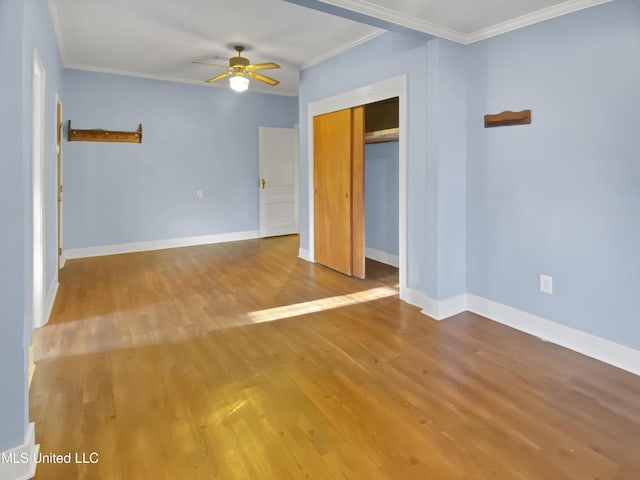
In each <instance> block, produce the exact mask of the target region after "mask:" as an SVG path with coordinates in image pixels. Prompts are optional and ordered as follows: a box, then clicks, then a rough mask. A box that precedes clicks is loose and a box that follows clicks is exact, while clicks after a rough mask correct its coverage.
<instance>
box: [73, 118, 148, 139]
mask: <svg viewBox="0 0 640 480" xmlns="http://www.w3.org/2000/svg"><path fill="white" fill-rule="evenodd" d="M67 136H68V139H69V141H70V142H121V143H142V124H141V123H140V124H139V125H138V129H137V130H136V131H135V132H121V131H117V130H102V129H93V130H80V129H78V128H72V127H71V120H69V130H68V132H67Z"/></svg>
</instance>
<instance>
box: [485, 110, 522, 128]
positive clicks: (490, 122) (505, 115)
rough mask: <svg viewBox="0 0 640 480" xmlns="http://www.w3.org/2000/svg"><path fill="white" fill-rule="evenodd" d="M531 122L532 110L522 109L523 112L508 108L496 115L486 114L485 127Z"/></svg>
mask: <svg viewBox="0 0 640 480" xmlns="http://www.w3.org/2000/svg"><path fill="white" fill-rule="evenodd" d="M529 123H531V110H522V111H521V112H511V111H509V110H507V111H504V112H502V113H497V114H495V115H485V116H484V128H491V127H506V126H508V125H527V124H529Z"/></svg>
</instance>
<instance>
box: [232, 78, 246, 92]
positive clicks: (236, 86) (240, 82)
mask: <svg viewBox="0 0 640 480" xmlns="http://www.w3.org/2000/svg"><path fill="white" fill-rule="evenodd" d="M229 86H230V87H231V88H232V89H233V90H235V91H236V92H244V91H245V90H246V89H248V88H249V79H248V78H247V77H245V76H244V75H242V74H239V75H234V76H233V77H231V78H229Z"/></svg>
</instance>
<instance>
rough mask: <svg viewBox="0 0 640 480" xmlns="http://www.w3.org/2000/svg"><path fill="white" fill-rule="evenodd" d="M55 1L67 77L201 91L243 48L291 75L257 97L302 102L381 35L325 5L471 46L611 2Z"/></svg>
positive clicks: (254, 86)
mask: <svg viewBox="0 0 640 480" xmlns="http://www.w3.org/2000/svg"><path fill="white" fill-rule="evenodd" d="M48 1H49V8H50V11H51V17H52V20H53V24H54V29H55V32H56V36H57V39H58V45H59V48H60V51H61V55H62V60H63V62H64V64H65V67H67V68H75V69H81V70H89V71H97V72H106V73H115V74H123V75H130V76H138V77H146V78H157V79H164V80H170V81H178V82H186V83H198V84H199V83H201V82H203V81H204V80H205V79H207V78H210V77H213V76H214V75H216V74H217V73H222V71H223V70H217V69H214V68H211V67H205V66H201V65H193V64H192V63H191V61H192V60H198V61H205V62H211V63H222V64H226V63H227V59H228V57H229V56H231V55H233V54H234V52H233V49H232V45H233V44H243V45H246V46H247V50H246V52H245V56H247V57H248V58H249V59H250V60H251V62H252V63H262V62H268V61H275V62H277V63H279V64H280V65H282V67H283V68H282V69H280V70H270V71H268V72H265V73H266V74H268V75H269V76H273V77H274V78H276V79H278V80H280V82H281V83H280V85H278V86H276V87H268V86H266V85H262V84H260V82H257V81H252V82H251V86H250V89H251V90H255V91H263V92H269V93H278V94H282V95H297V92H298V73H299V71H300V69H301V68H306V67H307V66H309V65H312V64H314V63H317V62H319V61H320V60H323V59H325V58H328V57H330V56H332V55H335V54H336V53H339V52H341V51H344V50H346V49H348V48H351V47H353V46H354V45H357V44H359V43H362V42H364V41H366V40H368V39H370V38H372V37H374V36H375V35H377V34H379V33H381V32H382V30H379V29H378V28H375V27H372V26H369V25H365V24H362V23H357V22H354V21H352V20H349V19H348V18H341V17H338V16H333V15H329V14H328V13H323V12H321V11H318V10H317V8H319V7H318V6H319V5H320V6H321V7H339V8H340V9H342V11H343V12H347V14H346V15H344V16H345V17H350V15H349V13H351V12H353V13H354V14H360V15H359V16H358V17H357V18H359V19H362V18H363V15H364V16H365V17H366V18H368V19H370V20H375V19H377V20H379V21H378V22H375V21H371V23H372V24H374V25H379V24H380V21H383V22H384V23H386V24H393V25H398V26H400V27H405V28H408V29H410V30H414V31H417V32H421V33H422V34H429V35H434V36H439V37H442V38H447V39H449V40H452V41H456V42H459V43H463V44H468V43H472V42H474V41H478V40H481V39H484V38H489V37H492V36H495V35H499V34H501V33H505V32H508V31H511V30H515V29H517V28H521V27H523V26H527V25H531V24H533V23H537V22H540V21H543V20H547V19H549V18H554V17H557V16H559V15H564V14H566V13H570V12H573V11H576V10H581V9H583V8H587V7H590V6H593V5H597V4H601V3H605V2H607V1H610V0H569V1H558V0H483V1H479V0H430V1H426V0H368V1H367V0H287V1H283V0H181V1H176V0H48ZM295 3H297V4H301V5H307V6H310V7H314V8H316V9H311V8H306V7H305V6H300V5H296V4H295ZM320 9H324V10H326V8H320ZM213 85H214V86H221V87H224V88H227V85H228V83H227V82H226V81H225V80H223V81H221V82H218V83H216V84H213Z"/></svg>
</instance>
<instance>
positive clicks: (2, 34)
mask: <svg viewBox="0 0 640 480" xmlns="http://www.w3.org/2000/svg"><path fill="white" fill-rule="evenodd" d="M34 48H37V49H38V51H39V53H40V57H41V59H42V62H43V63H44V66H45V69H46V71H47V91H46V102H47V105H46V110H47V118H48V119H50V121H49V122H47V124H46V131H45V136H46V139H47V144H46V145H45V175H46V176H47V180H46V182H47V194H46V198H45V209H46V215H47V217H48V219H47V224H46V245H47V250H46V257H47V268H46V288H47V289H48V288H49V287H50V285H51V283H52V282H53V278H54V275H55V272H56V269H55V217H54V216H52V215H55V177H53V179H52V178H51V175H52V173H51V172H52V171H53V172H55V170H52V168H55V156H54V154H53V151H52V149H51V148H47V146H48V145H51V139H52V138H53V135H54V132H55V124H54V118H55V117H54V113H53V112H54V110H53V108H54V106H53V105H54V102H55V100H54V95H53V93H52V92H54V91H56V90H57V88H58V87H59V84H60V75H61V72H62V67H61V64H60V59H59V56H58V52H57V49H56V43H55V39H54V37H53V32H52V29H51V23H50V19H49V12H48V10H47V4H46V2H44V1H42V0H26V1H24V0H0V65H2V68H1V69H0V105H2V116H0V143H1V144H2V161H0V182H1V184H0V205H2V207H0V224H2V233H1V234H0V249H1V250H2V251H3V252H7V255H5V259H4V261H3V268H2V269H0V305H2V318H0V377H1V378H2V381H3V392H2V396H0V425H1V428H0V451H3V450H6V449H8V448H11V447H14V446H16V445H19V444H22V443H23V442H24V439H25V433H26V426H27V422H28V391H27V350H28V346H29V344H30V342H31V324H32V320H31V298H32V288H31V283H32V277H31V273H30V272H31V268H32V264H31V247H30V245H31V241H32V240H31V229H32V223H31V195H32V193H31V135H32V127H31V122H32V118H31V95H32V92H31V84H32V68H33V67H32V66H33V49H34ZM52 166H53V167H52ZM52 189H53V190H52ZM51 212H53V214H52V213H51ZM52 227H53V228H52ZM52 242H53V243H52ZM51 258H53V261H51Z"/></svg>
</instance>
